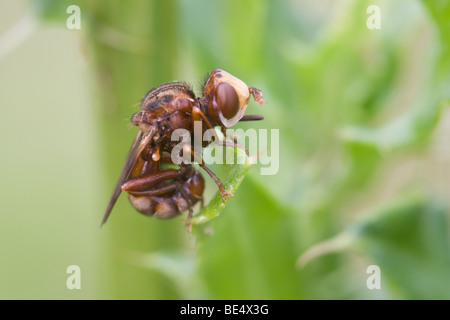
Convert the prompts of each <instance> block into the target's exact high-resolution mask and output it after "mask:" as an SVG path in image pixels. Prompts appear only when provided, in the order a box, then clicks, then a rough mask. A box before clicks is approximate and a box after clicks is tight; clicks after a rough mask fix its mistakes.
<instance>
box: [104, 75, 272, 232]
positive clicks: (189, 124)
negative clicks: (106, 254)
mask: <svg viewBox="0 0 450 320" xmlns="http://www.w3.org/2000/svg"><path fill="white" fill-rule="evenodd" d="M202 94H203V96H202V97H196V96H195V94H194V92H193V91H192V89H191V88H190V87H189V86H188V85H187V84H185V83H184V82H179V81H174V82H168V83H164V84H161V85H160V86H158V87H156V88H153V89H151V90H150V91H149V92H148V93H147V94H146V95H145V96H144V98H143V99H142V102H141V110H140V111H139V112H137V113H135V114H134V115H133V116H132V118H131V121H132V123H133V124H134V125H135V126H137V127H138V128H139V132H138V133H137V135H136V137H135V139H134V142H133V144H132V146H131V148H130V151H129V153H128V156H127V159H126V161H125V164H124V167H123V169H122V172H121V174H120V176H119V179H118V181H117V184H116V186H115V188H114V190H113V193H112V195H111V198H110V200H109V203H108V206H107V208H106V210H105V213H104V215H103V219H102V222H101V224H104V223H105V222H106V220H107V219H108V217H109V215H110V213H111V210H112V209H113V207H114V204H115V203H116V201H117V199H118V197H119V195H120V193H121V191H125V192H127V193H128V195H129V200H130V202H131V204H132V205H133V206H134V207H135V208H136V210H137V211H139V212H141V213H142V214H144V215H147V216H155V217H157V218H161V219H167V218H172V217H174V216H177V215H179V214H181V213H182V212H184V211H186V210H189V214H188V218H187V225H188V229H190V223H189V221H190V219H191V218H192V216H193V208H192V207H193V206H194V205H195V204H196V203H197V202H198V201H201V203H202V206H203V191H204V187H205V183H204V179H203V177H202V175H201V174H200V173H199V172H198V171H196V170H195V169H194V167H193V166H192V165H191V164H186V163H181V164H179V165H178V166H177V168H178V169H174V168H173V166H174V162H173V161H172V159H171V156H170V155H171V152H172V150H173V148H174V147H175V145H177V144H178V141H172V140H171V136H172V133H173V132H174V130H176V129H185V130H187V131H189V132H190V133H192V132H193V128H194V122H195V121H201V123H202V124H204V125H203V126H202V130H203V132H204V131H206V130H207V129H214V127H216V126H220V127H221V129H222V132H223V133H224V134H226V128H229V127H231V126H233V125H235V124H236V123H237V122H239V121H251V120H262V119H263V117H262V116H260V115H245V111H246V109H247V105H248V103H249V101H250V96H253V98H254V100H255V101H256V102H257V103H258V104H262V103H263V99H262V94H261V92H260V91H259V90H258V89H255V88H253V87H248V86H247V85H246V84H245V83H244V82H243V81H241V80H239V79H238V78H236V77H234V76H233V75H231V74H229V73H228V72H226V71H224V70H221V69H214V70H213V71H211V73H210V74H209V77H208V78H207V80H206V82H205V84H204V86H203V90H202ZM217 139H218V138H217V136H216V137H215V142H216V143H217V142H218V140H217ZM193 143H194V141H193V142H192V144H193ZM208 143H209V142H208V141H206V142H202V147H204V146H206V145H207V144H208ZM220 144H222V145H224V146H225V145H230V141H222V142H220ZM231 145H233V146H236V142H234V143H231ZM192 147H193V145H192ZM189 152H190V153H191V157H192V158H194V159H200V160H199V161H198V164H199V166H200V167H201V168H202V169H203V170H205V171H206V172H207V173H208V174H209V175H210V176H211V178H212V179H213V180H214V181H215V183H216V184H217V186H218V187H219V190H220V193H221V196H222V199H223V201H225V200H226V198H228V197H231V196H232V195H231V194H229V193H227V192H226V190H225V188H224V186H223V184H222V182H221V181H220V179H219V178H218V177H217V176H216V175H215V174H214V173H213V172H212V171H211V170H210V169H209V168H208V167H207V166H206V165H205V164H204V163H203V161H202V160H201V156H200V155H198V154H196V153H195V152H194V148H189Z"/></svg>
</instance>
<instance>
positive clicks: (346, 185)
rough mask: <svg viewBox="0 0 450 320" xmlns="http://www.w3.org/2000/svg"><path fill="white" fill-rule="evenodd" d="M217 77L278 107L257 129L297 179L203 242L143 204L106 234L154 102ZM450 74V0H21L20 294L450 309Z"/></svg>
mask: <svg viewBox="0 0 450 320" xmlns="http://www.w3.org/2000/svg"><path fill="white" fill-rule="evenodd" d="M72 4H76V5H78V6H79V7H80V9H81V29H80V30H69V29H68V28H67V27H66V20H67V19H68V17H69V16H70V14H68V13H66V9H67V7H68V6H69V5H72ZM369 5H377V6H379V8H380V10H381V11H380V12H381V28H380V29H375V30H370V29H369V28H368V27H367V26H366V21H367V19H368V18H369V17H370V15H371V14H370V13H367V11H366V10H367V8H368V7H369ZM214 68H222V69H224V70H227V71H228V72H230V73H232V74H233V75H235V76H237V77H238V78H240V79H242V80H243V81H244V82H246V83H247V84H249V85H251V86H255V87H257V88H259V89H260V90H261V91H262V92H263V93H264V99H265V103H264V104H263V105H262V106H257V105H256V103H254V102H253V101H252V102H251V103H250V106H249V109H248V111H249V113H253V114H255V113H260V114H263V115H264V116H265V120H264V121H261V122H258V123H254V122H253V123H245V124H240V125H239V127H241V128H250V127H253V128H268V129H280V142H279V149H280V170H279V172H278V174H276V175H273V176H261V175H260V174H259V168H258V165H255V166H253V167H252V168H251V169H250V170H249V172H248V173H247V174H246V176H245V179H244V182H243V183H242V185H241V186H240V188H239V189H238V190H237V192H236V194H235V195H234V197H233V198H232V199H231V201H229V203H228V204H227V206H226V208H225V209H224V210H223V211H222V212H221V213H220V216H219V217H217V218H215V219H213V220H212V221H210V222H209V223H208V224H207V225H206V226H205V225H201V226H194V232H193V233H192V234H187V232H186V229H185V226H184V224H183V223H182V222H180V220H179V219H172V220H169V221H161V220H157V219H151V218H147V217H143V216H141V215H140V214H138V213H136V212H135V211H134V209H133V208H132V207H131V205H130V204H129V203H128V201H127V199H126V197H124V196H122V197H121V198H120V199H119V202H118V204H117V206H116V207H115V209H114V211H113V213H112V216H111V218H110V220H109V221H108V223H107V224H106V225H105V226H104V227H102V228H101V229H100V228H99V222H100V220H101V216H102V213H103V211H104V208H105V206H106V204H107V202H108V199H109V195H110V192H111V191H112V188H113V186H114V184H115V181H116V179H117V176H118V174H119V172H120V169H121V166H122V164H123V161H124V159H125V156H126V153H127V152H128V148H129V145H130V144H131V142H132V140H133V137H134V135H135V133H136V129H135V128H132V129H129V128H128V125H129V117H130V116H131V114H133V113H134V112H136V111H137V110H138V108H139V107H138V106H136V105H135V104H136V103H137V102H139V101H140V99H141V97H142V96H143V95H144V94H145V92H147V91H148V90H149V89H150V88H152V87H155V86H157V85H158V84H160V83H162V82H167V81H171V80H184V81H186V82H188V83H189V84H191V85H192V86H193V87H194V89H195V91H196V93H197V94H200V92H201V79H202V77H203V75H204V74H205V73H206V72H208V71H210V70H212V69H214ZM449 70H450V3H449V1H444V0H436V1H431V0H429V1H426V0H423V1H419V0H417V1H413V0H398V1H387V0H386V1H379V0H373V1H356V0H339V1H331V0H328V1H326V0H320V1H312V0H310V1H306V0H305V1H299V0H298V1H296V0H291V1H287V0H286V1H270V0H266V1H262V0H253V1H238V0H231V1H206V0H177V1H175V0H170V1H164V2H163V1H133V2H125V1H106V0H103V1H95V2H93V1H56V0H55V1H50V0H48V1H43V0H42V1H30V2H28V1H14V2H12V1H6V0H1V1H0V81H1V86H0V93H1V95H0V96H1V101H2V109H1V110H2V116H1V117H0V121H1V123H0V133H1V135H0V137H1V140H0V141H1V145H0V147H1V148H0V150H1V154H2V158H1V159H2V166H1V169H0V170H1V177H2V182H1V184H0V194H1V202H0V208H1V217H0V271H1V272H0V298H1V299H55V298H56V299H82V298H84V299H108V298H112V299H199V298H200V299H383V298H385V299H450V235H449V228H450V222H449V206H450V189H449V181H450V174H449V172H450V169H449V168H450V149H449V142H450V140H449V138H448V137H449V135H450V113H449V111H448V108H447V107H448V105H449V101H450V72H449ZM269 152H270V150H269ZM229 169H230V168H226V167H225V168H224V167H220V166H219V165H217V166H214V167H213V170H215V171H217V172H218V173H219V176H220V177H222V178H223V179H226V177H227V172H228V171H229ZM204 176H205V175H204ZM205 179H206V180H207V191H206V193H205V195H206V199H207V200H208V199H211V197H212V196H213V195H214V194H215V192H216V191H217V188H216V187H215V185H214V183H213V182H211V181H210V180H211V179H209V178H208V177H206V176H205ZM72 264H75V265H78V266H80V269H81V290H69V289H68V288H67V286H66V279H67V277H68V276H69V275H68V274H67V273H66V268H67V267H68V266H69V265H72ZM370 265H377V266H379V267H380V272H381V289H379V290H378V289H374V290H370V289H368V287H367V285H366V281H367V279H368V277H369V276H370V274H368V273H367V268H368V267H369V266H370Z"/></svg>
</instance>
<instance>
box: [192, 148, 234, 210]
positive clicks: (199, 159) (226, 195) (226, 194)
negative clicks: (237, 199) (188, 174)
mask: <svg viewBox="0 0 450 320" xmlns="http://www.w3.org/2000/svg"><path fill="white" fill-rule="evenodd" d="M183 151H184V154H189V155H190V156H191V158H193V159H194V161H195V162H197V163H198V165H199V166H200V167H201V168H202V169H203V170H205V171H206V172H207V173H208V174H209V176H210V177H211V178H212V179H213V180H214V182H215V183H216V184H217V186H218V187H219V190H220V195H221V196H222V201H223V202H224V203H225V200H226V199H227V198H231V197H232V196H233V195H232V194H231V193H229V192H227V191H226V190H225V187H224V186H223V183H222V181H220V179H219V178H218V177H217V176H216V175H215V174H214V172H212V171H211V170H210V169H209V168H208V167H207V166H206V165H205V163H204V162H203V159H202V157H201V156H199V155H198V154H196V153H195V152H194V150H192V147H191V146H190V145H188V144H186V145H184V146H183Z"/></svg>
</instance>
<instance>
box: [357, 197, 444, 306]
mask: <svg viewBox="0 0 450 320" xmlns="http://www.w3.org/2000/svg"><path fill="white" fill-rule="evenodd" d="M447 211H448V209H447V208H445V207H443V206H442V205H441V204H440V203H439V202H437V201H436V200H434V199H429V198H426V197H425V196H423V195H412V196H408V197H406V198H404V199H401V200H400V201H398V202H396V203H394V204H392V205H391V206H389V207H386V208H383V209H380V210H378V211H377V212H374V215H373V218H371V219H368V220H366V221H363V222H361V223H359V224H357V225H355V226H354V228H355V231H357V233H358V235H359V238H360V239H361V240H362V242H361V245H362V248H363V249H364V250H365V252H366V253H367V254H368V255H369V256H370V257H371V258H372V260H373V261H374V262H375V263H376V264H378V265H379V266H380V268H381V273H382V277H383V276H384V277H385V279H386V280H387V281H388V282H389V284H390V286H391V287H392V289H393V292H394V293H398V295H399V297H401V298H408V299H450V237H449V236H450V235H449V229H448V223H449V221H448V215H447Z"/></svg>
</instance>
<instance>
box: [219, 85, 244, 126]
mask: <svg viewBox="0 0 450 320" xmlns="http://www.w3.org/2000/svg"><path fill="white" fill-rule="evenodd" d="M216 102H217V108H218V109H219V110H218V111H220V112H221V113H222V115H223V116H224V118H225V119H228V120H229V119H232V118H233V117H234V116H236V114H237V113H238V112H239V97H238V95H237V92H236V90H234V88H233V87H232V86H230V85H229V84H227V83H221V84H219V86H218V87H217V90H216Z"/></svg>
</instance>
